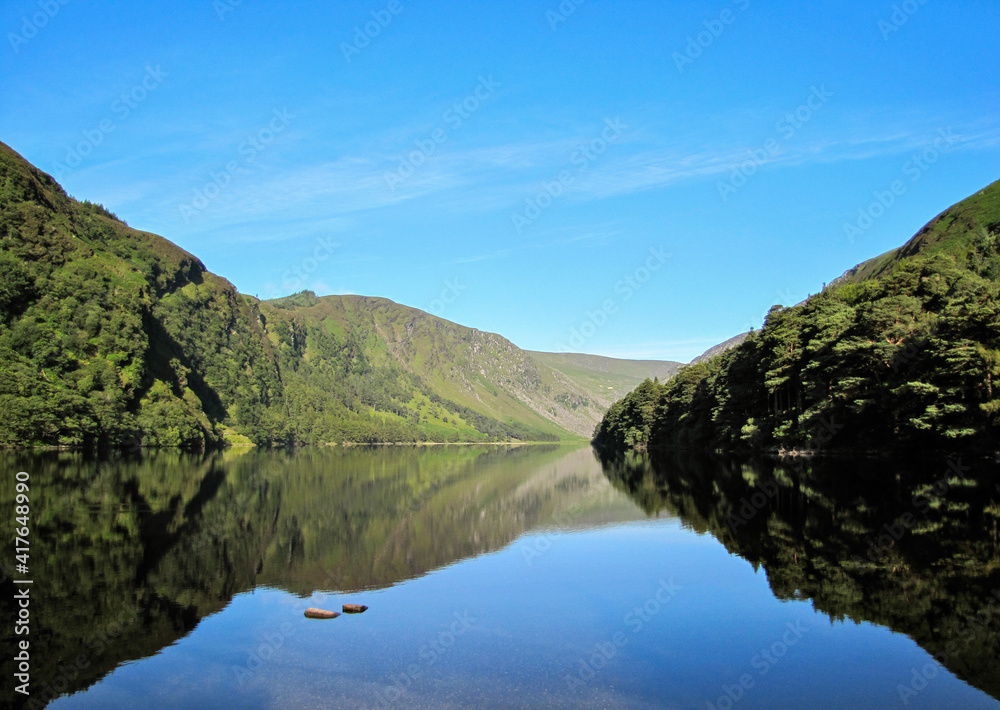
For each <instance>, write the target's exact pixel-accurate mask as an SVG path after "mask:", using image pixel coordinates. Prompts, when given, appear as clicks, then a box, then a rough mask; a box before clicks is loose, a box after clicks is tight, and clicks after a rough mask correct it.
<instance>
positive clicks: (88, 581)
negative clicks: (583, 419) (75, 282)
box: [0, 446, 1000, 710]
mask: <svg viewBox="0 0 1000 710" xmlns="http://www.w3.org/2000/svg"><path fill="white" fill-rule="evenodd" d="M0 462H2V463H3V467H4V470H5V471H7V472H9V473H11V475H8V476H5V478H4V481H3V484H2V486H0V492H2V494H3V498H2V500H4V501H10V500H12V498H13V475H12V473H13V472H14V471H19V470H25V471H29V472H30V474H31V482H32V495H33V498H32V516H33V519H32V524H33V529H32V536H33V537H32V546H33V547H32V565H33V569H32V577H33V579H34V580H35V582H34V587H33V589H32V592H31V593H32V607H31V612H32V626H31V636H30V639H31V643H32V647H31V648H32V657H31V658H32V660H31V664H32V667H31V688H32V696H31V698H32V699H33V700H34V701H35V702H36V704H35V705H34V706H35V707H45V706H47V707H50V708H53V709H56V710H77V709H83V708H88V709H89V708H95V709H97V708H99V709H101V710H105V709H108V708H142V709H143V710H153V709H155V708H199V709H201V708H206V709H207V708H435V709H437V708H697V709H699V710H716V709H718V710H730V709H731V708H739V709H740V710H742V709H744V708H745V709H747V710H750V709H752V708H761V709H763V708H767V709H775V708H837V709H843V708H904V707H905V708H952V709H973V708H1000V702H998V701H997V700H996V699H995V698H996V697H1000V662H998V660H997V659H998V650H1000V648H998V647H1000V548H998V539H997V520H998V518H1000V506H998V503H1000V490H998V487H997V481H998V478H997V476H996V473H995V471H994V470H992V469H989V470H987V469H986V468H985V467H984V466H977V465H969V462H965V463H962V462H960V461H958V460H956V459H950V460H949V459H947V458H942V459H941V460H940V461H926V462H923V463H922V464H920V465H914V464H903V463H886V462H879V463H871V464H861V463H857V462H835V463H825V464H822V465H819V464H816V465H812V464H794V463H793V464H788V465H784V464H774V463H771V462H766V461H764V462H745V461H723V460H709V461H692V460H685V461H657V462H655V465H653V464H651V463H650V462H649V461H647V460H646V459H644V458H641V457H630V458H627V459H622V460H616V461H601V460H600V459H599V458H598V457H597V456H596V455H595V454H594V452H593V451H591V450H590V449H589V448H580V447H559V446H530V447H514V448H511V447H427V448H417V447H414V448H404V447H382V448H349V449H344V448H335V449H310V450H301V451H297V452H291V453H289V452H267V451H257V450H240V451H234V450H230V451H227V452H224V453H221V454H212V455H207V456H193V455H182V454H177V453H167V452H161V453H152V454H146V455H143V456H142V457H138V458H134V459H127V460H126V459H117V460H111V461H103V462H102V461H94V460H88V459H85V458H83V457H81V456H79V455H76V454H55V453H53V454H44V455H27V454H7V455H4V456H3V457H2V458H0ZM876 480H877V481H880V482H882V483H880V484H879V485H878V486H874V485H873V483H872V481H876ZM5 524H8V523H6V522H5ZM10 524H12V521H11V523H10ZM11 554H13V553H12V552H11ZM5 564H6V563H5ZM0 594H2V596H0V605H2V606H0V610H2V613H3V629H4V634H5V636H4V647H3V656H2V658H0V665H2V669H3V677H4V697H3V701H4V707H8V706H10V707H31V705H25V703H24V702H23V701H24V698H23V697H21V696H18V695H17V694H15V693H14V692H13V685H14V683H12V682H11V681H10V679H11V678H12V677H13V673H14V672H15V669H14V662H13V661H12V657H13V655H14V650H13V648H14V647H13V643H14V639H15V637H14V636H13V634H12V632H11V629H12V628H13V623H12V619H13V614H14V609H13V607H12V606H11V604H12V601H11V600H12V596H13V590H12V587H11V585H10V582H9V581H8V582H5V583H4V585H3V588H2V592H0ZM344 603H359V604H365V605H367V606H368V607H369V609H368V610H367V611H366V612H364V613H362V614H354V615H348V614H344V615H342V616H340V617H339V618H336V619H332V620H323V621H318V620H311V619H307V618H305V617H304V615H303V611H304V610H305V608H307V607H310V606H312V607H320V608H324V609H332V610H340V608H341V605H342V604H344Z"/></svg>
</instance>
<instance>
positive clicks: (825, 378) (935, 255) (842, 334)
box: [594, 184, 1000, 451]
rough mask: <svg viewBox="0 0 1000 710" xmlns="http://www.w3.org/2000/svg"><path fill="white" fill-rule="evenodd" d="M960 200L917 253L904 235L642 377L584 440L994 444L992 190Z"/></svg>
mask: <svg viewBox="0 0 1000 710" xmlns="http://www.w3.org/2000/svg"><path fill="white" fill-rule="evenodd" d="M967 203H972V204H971V206H970V204H967ZM967 203H960V205H958V206H956V207H955V208H953V209H952V210H950V211H949V212H946V213H944V214H943V215H942V216H940V217H939V218H938V219H937V220H935V222H933V223H932V224H931V225H929V226H928V227H927V228H925V230H924V232H922V233H921V234H920V235H918V237H917V238H915V240H916V239H921V240H924V241H923V243H924V244H929V246H926V247H925V248H923V249H917V250H915V251H918V252H919V253H916V254H913V255H911V254H910V253H909V251H910V248H911V245H913V242H911V244H910V245H907V248H906V249H904V250H902V251H901V252H900V253H894V254H891V256H892V257H893V258H892V259H891V260H887V259H886V258H885V257H883V258H882V259H881V263H880V264H879V267H880V269H881V271H880V273H877V274H873V275H871V276H867V277H865V278H853V279H845V280H843V281H842V282H841V283H836V284H834V285H831V286H830V287H828V288H826V289H825V290H824V291H823V292H822V293H820V294H817V295H815V296H812V297H811V298H809V299H808V300H807V301H805V302H804V303H802V304H799V305H798V306H794V307H791V308H783V307H781V306H775V307H774V308H772V309H771V311H770V313H769V314H768V316H767V319H766V321H765V323H764V326H763V328H762V329H761V330H760V331H758V332H753V333H751V334H750V335H749V337H747V339H746V340H745V341H744V342H743V343H742V344H741V345H739V346H737V347H735V348H733V349H731V350H729V351H727V352H725V353H723V354H722V355H719V356H717V357H715V358H713V359H711V360H710V361H708V362H705V363H699V364H695V365H690V366H688V367H685V368H684V369H682V370H681V371H680V373H679V374H678V375H676V376H675V377H674V378H672V379H671V380H669V381H668V382H665V383H660V382H655V381H646V382H644V383H643V384H642V385H640V386H639V387H638V388H637V389H635V390H634V391H633V392H631V393H630V394H629V395H627V396H626V397H625V398H624V399H622V400H621V401H619V402H617V403H615V404H614V405H613V406H612V407H611V408H610V410H609V411H608V413H607V414H606V416H605V418H604V420H603V421H602V422H601V423H600V424H599V425H598V427H597V428H596V430H595V433H594V440H595V443H596V444H597V445H598V446H600V447H604V448H607V449H610V450H624V449H627V448H630V447H650V448H697V449H708V450H724V451H739V450H744V451H761V450H767V449H771V450H774V449H781V448H784V449H799V450H812V451H816V450H855V451H875V450H885V449H912V448H914V447H919V448H924V449H948V450H954V449H956V448H962V449H965V450H982V451H996V450H997V448H998V444H997V442H998V441H1000V187H998V185H997V184H995V185H993V186H991V187H990V188H988V189H987V190H984V191H983V192H982V193H979V195H977V196H976V197H975V199H973V198H970V200H969V201H967ZM970 213H971V214H970ZM963 220H964V222H963ZM942 224H944V225H947V226H940V227H939V225H942ZM952 225H957V226H952ZM934 230H936V231H934ZM949 230H950V231H949ZM927 234H932V235H935V236H938V237H939V238H938V239H937V241H935V242H930V241H929V237H928V236H927ZM918 246H919V245H918ZM875 261H879V260H873V262H875Z"/></svg>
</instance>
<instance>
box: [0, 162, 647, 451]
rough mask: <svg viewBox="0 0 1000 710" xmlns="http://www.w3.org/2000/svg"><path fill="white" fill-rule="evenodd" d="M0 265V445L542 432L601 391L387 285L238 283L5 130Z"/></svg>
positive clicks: (594, 410) (584, 420) (569, 426)
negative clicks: (27, 151)
mask: <svg viewBox="0 0 1000 710" xmlns="http://www.w3.org/2000/svg"><path fill="white" fill-rule="evenodd" d="M0 272H2V273H3V274H4V279H3V281H2V283H0V446H4V445H6V446H16V445H58V446H91V445H112V446H117V445H122V444H125V443H129V442H132V443H136V442H138V443H141V444H142V445H149V446H184V447H204V446H209V445H214V444H218V443H221V442H223V441H225V440H230V441H234V442H237V441H243V442H245V441H247V440H248V439H249V440H252V441H254V442H256V443H270V444H284V443H309V444H321V443H330V442H386V441H394V442H407V441H409V442H412V441H423V440H432V441H496V440H501V441H505V440H522V441H523V440H555V439H569V438H577V437H581V436H587V435H589V433H590V432H591V431H592V429H593V425H594V424H595V423H596V421H598V419H599V417H600V414H601V413H602V411H603V407H604V406H605V404H606V402H604V401H602V400H601V399H600V398H597V397H595V392H594V384H593V382H592V379H593V378H592V377H591V375H592V373H591V372H590V371H589V370H588V369H587V368H586V367H583V368H578V370H579V371H578V372H577V373H576V375H567V374H566V373H564V372H561V371H559V370H557V369H554V368H553V367H550V366H548V365H546V364H545V363H544V362H543V361H541V360H539V359H538V357H535V356H533V355H531V354H529V353H526V352H524V351H522V350H520V349H519V348H517V347H516V346H514V345H513V344H512V343H511V342H510V341H508V340H506V339H504V338H502V337H500V336H498V335H494V334H491V333H483V332H481V331H478V330H474V329H471V328H465V327H462V326H459V325H456V324H454V323H450V322H448V321H444V320H441V319H440V318H435V317H433V316H430V315H428V314H426V313H423V312H421V311H417V310H415V309H412V308H407V307H405V306H401V305H398V304H395V303H393V302H391V301H388V300H386V299H378V298H363V297H353V296H352V297H347V296H343V297H332V296H331V297H325V298H316V296H315V295H314V294H312V293H309V292H303V293H301V294H296V295H295V296H291V297H288V298H284V299H278V300H273V301H267V302H261V301H258V300H257V299H255V298H251V297H249V296H244V295H241V294H240V293H238V292H237V291H236V289H235V288H234V287H233V286H232V284H230V283H229V282H228V281H226V280H225V279H223V278H221V277H219V276H216V275H215V274H212V273H211V272H209V271H207V270H206V269H205V267H204V265H203V264H202V263H201V262H200V261H199V260H198V259H197V258H196V257H194V256H193V255H191V254H189V253H188V252H186V251H184V250H183V249H180V248H179V247H177V246H176V245H174V244H172V243H171V242H169V241H167V240H166V239H163V238H162V237H159V236H156V235H154V234H150V233H147V232H142V231H139V230H135V229H132V228H130V227H129V226H128V225H126V224H124V223H123V222H121V221H119V220H118V219H116V218H115V216H114V215H112V214H110V213H109V212H107V211H106V210H105V209H104V208H103V207H101V206H99V205H93V204H90V203H88V202H82V203H81V202H78V201H76V200H74V199H72V198H70V197H68V196H67V195H66V193H65V192H64V191H63V190H62V188H61V187H59V185H58V184H56V183H55V181H54V180H53V179H52V178H51V177H50V176H48V175H46V174H45V173H42V172H41V171H39V170H37V169H36V168H34V167H33V166H31V165H30V164H29V163H27V162H26V161H25V160H24V159H23V158H22V157H21V156H19V155H18V154H17V153H15V152H14V151H13V150H11V149H10V148H9V147H7V146H5V145H3V144H0ZM603 366H604V367H607V364H606V363H605V365H603ZM659 367H660V365H658V364H657V363H650V364H649V368H648V370H645V371H642V374H641V375H639V374H638V373H637V372H636V371H635V367H634V365H633V364H629V365H628V366H627V367H626V369H628V370H629V372H633V373H636V374H633V375H631V376H632V377H633V380H632V382H630V383H629V384H631V385H634V384H636V383H638V382H639V381H641V379H642V378H643V377H645V376H650V375H654V374H656V373H657V372H659V371H660V370H659V369H658V368H659ZM623 384H624V380H623ZM595 403H596V404H595Z"/></svg>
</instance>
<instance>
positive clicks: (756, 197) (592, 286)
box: [0, 0, 1000, 361]
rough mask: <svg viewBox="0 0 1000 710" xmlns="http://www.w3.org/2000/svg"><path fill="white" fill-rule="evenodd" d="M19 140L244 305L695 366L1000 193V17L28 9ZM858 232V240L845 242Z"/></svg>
mask: <svg viewBox="0 0 1000 710" xmlns="http://www.w3.org/2000/svg"><path fill="white" fill-rule="evenodd" d="M0 28H2V30H3V34H4V40H3V44H2V46H0V86H2V89H0V140H2V141H4V142H6V143H8V144H9V145H11V146H12V147H13V148H14V149H15V150H17V151H18V152H20V153H21V154H22V155H24V156H25V157H26V158H27V159H28V160H30V161H31V162H33V163H34V164H35V165H37V166H39V167H40V168H41V169H43V170H45V171H47V172H49V173H51V174H53V175H54V176H56V177H57V179H58V180H59V181H60V182H61V183H62V184H63V186H64V187H65V188H66V190H67V191H68V192H69V193H70V194H71V195H73V196H75V197H77V198H79V199H89V200H91V201H94V202H100V203H102V204H104V205H105V206H106V207H108V208H109V209H111V210H112V211H114V212H115V213H116V214H117V215H118V216H119V217H121V218H123V219H125V220H126V221H127V222H128V223H129V224H131V225H132V226H134V227H137V228H140V229H146V230H149V231H152V232H156V233H158V234H161V235H163V236H165V237H167V238H169V239H171V240H172V241H174V242H176V243H177V244H179V245H181V246H182V247H184V248H185V249H188V250H189V251H191V252H193V253H194V254H196V255H197V256H199V257H200V258H201V259H202V260H203V261H204V262H205V264H206V265H207V266H208V268H209V269H211V270H213V271H215V272H216V273H218V274H220V275H222V276H224V277H226V278H228V279H229V280H230V281H232V282H233V283H234V284H235V285H236V286H237V287H238V288H239V289H240V290H241V291H242V292H244V293H249V294H256V295H258V296H260V297H262V298H267V297H275V296H280V295H285V294H288V293H291V292H294V291H297V290H300V289H302V288H312V289H314V290H315V291H316V292H317V293H319V294H321V295H323V294H331V293H355V294H363V295H372V296H384V297H387V298H391V299H393V300H395V301H398V302H401V303H405V304H407V305H411V306H414V307H417V308H421V309H424V310H427V311H430V312H432V313H435V314H436V315H440V316H442V317H444V318H447V319H449V320H454V321H457V322H459V323H462V324H464V325H468V326H472V327H476V328H480V329H482V330H487V331H493V332H497V333H500V334H502V335H504V336H506V337H508V338H510V339H511V340H512V341H513V342H514V343H516V344H517V345H519V346H521V347H524V348H529V349H537V350H564V349H565V350H573V351H581V352H590V353H595V354H602V355H612V356H618V357H638V358H664V359H676V360H682V361H687V360H689V359H690V358H691V357H694V356H695V355H697V354H699V353H700V352H702V351H703V350H705V349H706V348H707V347H709V346H711V345H713V344H715V343H717V342H720V341H722V340H724V339H726V338H728V337H731V336H732V335H735V334H737V333H739V332H742V331H745V330H747V329H748V328H749V327H751V326H754V327H759V326H760V324H761V322H762V319H763V316H764V314H765V313H766V312H767V310H768V308H769V307H770V306H771V305H772V304H774V303H783V304H785V305H791V304H792V303H795V302H797V301H799V300H801V299H803V298H805V297H806V296H807V295H808V294H810V293H815V292H816V291H818V290H820V289H821V288H822V286H823V283H824V282H827V281H830V280H832V279H833V278H835V277H836V276H838V275H839V274H840V273H842V272H843V271H844V270H846V269H847V268H849V267H851V266H853V265H854V264H856V263H858V262H860V261H862V260H864V259H866V258H869V257H872V256H875V255H877V254H879V253H882V252H884V251H886V250H888V249H891V248H893V247H895V246H898V245H899V244H901V243H903V242H904V241H905V240H906V239H908V238H909V237H910V236H912V234H913V233H914V232H916V231H917V230H918V229H919V228H920V227H921V226H922V225H923V224H924V223H926V222H927V221H928V220H929V219H931V218H932V217H934V215H935V214H937V213H938V212H940V211H941V210H943V209H945V208H946V207H948V206H949V205H950V204H952V203H954V202H956V201H958V200H960V199H962V198H964V197H966V196H968V195H969V194H971V193H973V192H975V191H976V190H977V189H980V188H982V187H984V186H985V185H987V184H989V183H990V182H992V181H993V180H996V179H998V178H1000V124H998V118H1000V114H998V107H1000V90H998V85H997V81H996V77H998V76H1000V54H998V53H997V51H996V37H997V36H998V31H1000V8H998V6H997V4H996V3H995V2H991V1H986V0H983V1H979V2H976V1H973V0H950V1H947V2H946V1H945V0H924V2H923V3H921V2H920V0H908V1H907V2H898V3H894V2H869V1H860V2H852V3H845V2H843V1H842V0H839V1H837V2H831V1H819V2H813V3H808V4H805V3H801V2H790V1H787V0H776V1H774V2H768V3H765V2H763V1H762V0H726V1H718V2H716V1H713V2H668V1H666V0H659V1H655V2H654V1H652V0H650V1H634V2H615V1H611V0H605V1H604V2H597V1H596V0H585V1H584V2H579V3H576V2H573V0H565V1H564V2H562V3H561V4H560V2H558V1H556V0H553V1H551V2H541V1H540V2H519V1H517V0H511V1H509V2H503V3H500V2H495V3H485V2H467V3H458V2H447V3H446V2H440V1H434V0H424V1H423V2H412V3H411V2H407V1H406V0H392V1H389V0H385V1H383V0H375V1H373V2H353V1H351V2H338V3H319V2H298V3H282V4H280V5H279V4H276V3H265V2H263V1H262V0H242V1H240V0H218V1H217V2H213V1H212V0H200V1H198V2H187V1H176V0H175V1H174V2H169V3H168V2H159V1H156V0H152V1H150V2H144V3H125V2H105V3H101V4H99V5H95V4H93V3H85V2H82V0H34V2H30V1H27V0H9V1H8V2H7V3H5V5H4V7H3V9H2V10H0ZM848 225H850V228H848Z"/></svg>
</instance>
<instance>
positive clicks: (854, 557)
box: [603, 452, 1000, 698]
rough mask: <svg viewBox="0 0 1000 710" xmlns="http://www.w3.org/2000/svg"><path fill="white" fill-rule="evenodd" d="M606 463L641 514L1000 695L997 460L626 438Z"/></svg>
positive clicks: (788, 596)
mask: <svg viewBox="0 0 1000 710" xmlns="http://www.w3.org/2000/svg"><path fill="white" fill-rule="evenodd" d="M603 464H604V471H605V475H607V476H608V478H609V479H611V481H612V482H613V483H614V484H615V485H616V486H617V487H619V488H621V489H622V490H624V491H626V492H627V493H628V494H629V495H630V496H632V497H633V499H634V500H635V501H636V503H637V504H638V505H640V506H641V507H642V508H643V509H644V510H645V511H646V513H647V514H650V515H653V514H656V513H659V512H661V511H665V512H668V513H674V514H676V515H678V516H679V517H680V518H681V520H682V521H683V522H684V524H685V525H687V526H689V527H690V528H691V529H693V530H695V531H697V532H699V533H704V532H707V533H710V534H711V535H713V536H714V537H715V538H717V539H718V540H719V542H721V543H722V544H723V545H724V546H725V547H726V548H727V549H728V550H729V551H730V552H731V553H733V554H736V555H739V556H740V557H743V558H744V559H746V560H747V561H748V562H750V563H751V564H752V565H753V566H754V568H755V569H758V568H759V567H763V568H764V570H765V572H766V573H767V580H768V583H769V584H770V587H771V590H772V592H773V593H774V595H775V596H776V597H777V598H778V599H782V600H788V601H795V600H807V599H808V600H811V601H812V604H813V606H814V607H815V608H816V609H817V610H819V611H821V612H823V613H825V614H828V615H829V616H830V618H831V620H841V621H842V620H845V619H852V620H853V621H855V622H858V623H860V622H863V621H867V622H871V623H874V624H879V625H883V626H887V627H889V628H891V629H892V630H893V631H895V632H898V633H902V634H906V635H908V636H910V637H911V638H912V639H913V640H914V641H916V642H917V643H918V644H920V645H921V646H922V647H923V648H924V649H925V650H926V651H927V652H928V653H930V654H932V655H934V656H935V658H937V660H938V661H940V662H941V663H942V664H943V665H944V666H945V667H946V668H948V669H949V670H950V671H951V672H953V673H955V674H956V675H957V676H959V677H960V678H962V679H964V680H965V681H967V682H968V683H970V684H972V685H973V686H975V687H977V688H979V689H981V690H983V691H985V692H987V693H989V694H990V695H992V696H993V697H995V698H1000V666H998V665H997V663H996V658H997V657H998V654H1000V572H998V570H1000V538H998V534H1000V533H998V526H1000V487H998V481H1000V477H998V476H997V473H998V471H997V466H996V464H995V463H994V464H990V463H986V462H983V461H979V460H976V459H973V458H961V459H960V458H956V457H946V456H940V457H925V458H924V459H923V460H921V461H919V462H918V461H906V460H901V459H895V460H892V461H888V462H887V461H881V460H869V461H867V462H858V461H856V460H852V461H850V462H847V463H845V462H840V461H836V460H810V461H804V460H801V459H800V460H798V461H797V462H792V463H788V462H786V463H780V462H775V461H773V460H767V459H763V460H759V461H751V460H737V459H728V458H718V457H706V456H696V455H691V454H687V455H684V456H667V455H659V456H652V455H651V454H646V453H642V452H629V453H627V454H624V455H621V456H617V457H611V458H605V459H604V461H603ZM904 680H906V679H904Z"/></svg>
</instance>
